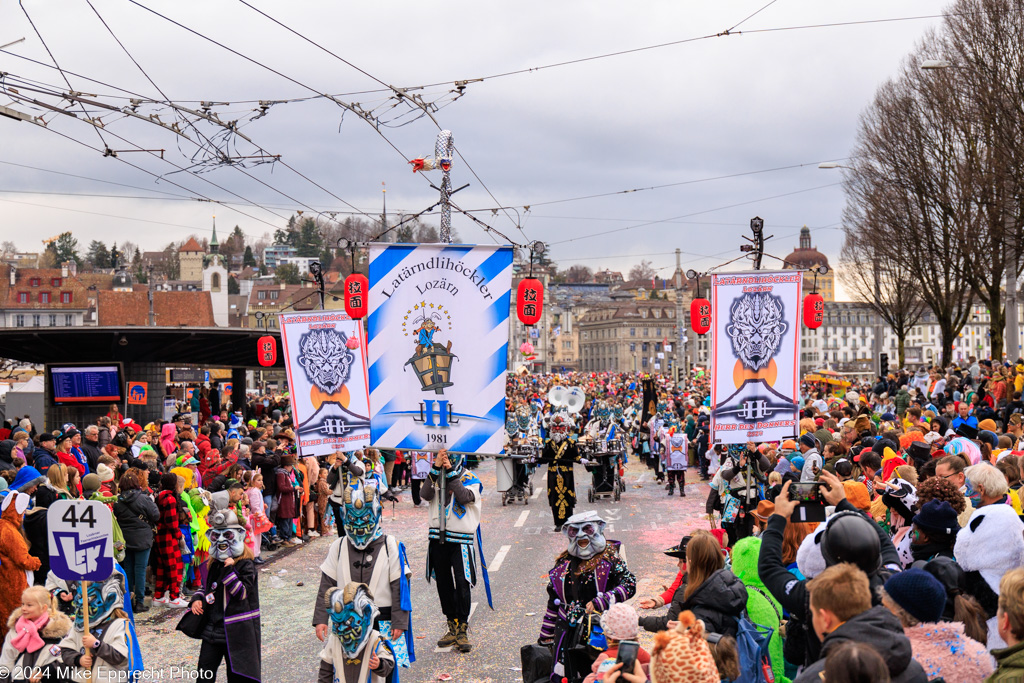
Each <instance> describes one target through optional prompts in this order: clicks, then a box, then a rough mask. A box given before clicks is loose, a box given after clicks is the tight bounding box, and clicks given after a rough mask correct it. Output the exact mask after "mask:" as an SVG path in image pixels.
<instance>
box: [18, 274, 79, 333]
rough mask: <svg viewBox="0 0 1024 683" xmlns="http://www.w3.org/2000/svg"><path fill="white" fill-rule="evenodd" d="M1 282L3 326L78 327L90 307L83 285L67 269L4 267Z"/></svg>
mask: <svg viewBox="0 0 1024 683" xmlns="http://www.w3.org/2000/svg"><path fill="white" fill-rule="evenodd" d="M2 267H3V268H6V270H7V272H6V273H4V275H5V277H3V278H2V279H0V283H2V284H0V302H2V303H0V305H2V310H0V325H2V326H3V327H81V326H82V325H83V324H84V323H85V314H86V311H87V310H88V308H89V303H88V296H87V291H86V288H85V286H84V285H83V284H82V282H81V281H80V280H79V279H78V278H77V277H76V276H75V275H74V274H73V273H72V272H71V271H70V269H69V268H68V267H67V266H64V267H62V268H17V267H15V266H11V265H6V264H4V265H3V266H2Z"/></svg>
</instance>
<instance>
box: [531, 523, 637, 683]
mask: <svg viewBox="0 0 1024 683" xmlns="http://www.w3.org/2000/svg"><path fill="white" fill-rule="evenodd" d="M604 527H605V522H604V520H603V519H601V518H600V517H599V516H598V515H597V513H596V512H594V511H593V510H591V511H588V512H581V513H580V514H578V515H574V516H573V517H571V518H570V519H568V520H567V521H566V523H565V535H566V537H567V538H568V540H569V548H568V549H567V550H566V551H565V552H563V553H562V554H561V555H559V556H558V558H557V559H556V560H555V566H554V567H553V568H552V569H551V571H549V572H548V578H549V582H548V605H547V611H546V612H545V613H544V621H543V624H542V626H541V631H540V638H538V639H537V642H538V643H540V644H541V645H550V646H551V647H552V653H553V655H554V657H553V659H554V662H553V670H552V672H551V681H552V683H560V682H561V681H563V680H567V681H568V683H580V681H582V680H583V678H584V677H585V676H586V675H587V674H589V673H590V672H591V665H592V664H593V662H594V660H595V659H597V656H598V655H599V654H600V653H601V652H602V651H603V650H604V649H605V647H606V646H607V642H606V639H605V637H604V634H603V630H602V628H601V626H600V615H601V614H602V613H603V612H604V611H605V610H607V609H608V608H609V607H611V606H612V605H614V604H615V603H617V602H625V601H626V600H629V599H630V598H631V597H633V595H634V594H635V593H636V577H635V576H633V574H632V572H630V571H629V569H628V568H627V567H626V561H625V560H624V559H623V558H622V556H621V555H620V553H619V547H620V543H619V542H618V541H609V540H606V539H605V537H604Z"/></svg>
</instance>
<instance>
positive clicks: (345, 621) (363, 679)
mask: <svg viewBox="0 0 1024 683" xmlns="http://www.w3.org/2000/svg"><path fill="white" fill-rule="evenodd" d="M319 609H320V607H317V610H319ZM324 610H325V612H326V613H327V614H328V615H329V618H330V622H331V625H330V632H329V633H328V635H327V642H326V643H325V644H324V649H323V650H321V651H320V660H321V661H320V673H319V675H318V676H317V681H318V683H384V681H385V680H386V679H387V677H388V676H390V675H391V672H392V671H394V669H395V658H394V653H393V652H392V651H391V644H390V643H389V642H388V640H387V638H386V637H384V636H383V635H381V634H380V633H379V632H378V631H377V630H376V629H375V628H374V627H373V625H374V623H375V622H376V621H377V619H378V610H377V606H376V605H375V604H373V595H372V594H371V593H370V591H369V589H368V588H367V587H366V584H363V583H356V582H355V581H353V582H351V583H347V584H345V587H344V588H331V589H330V590H329V591H328V592H327V595H325V596H324Z"/></svg>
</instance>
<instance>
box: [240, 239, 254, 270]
mask: <svg viewBox="0 0 1024 683" xmlns="http://www.w3.org/2000/svg"><path fill="white" fill-rule="evenodd" d="M250 266H251V267H253V268H255V267H256V257H255V256H253V255H252V247H251V246H249V245H248V244H247V245H245V253H244V254H243V255H242V267H243V268H248V267H250Z"/></svg>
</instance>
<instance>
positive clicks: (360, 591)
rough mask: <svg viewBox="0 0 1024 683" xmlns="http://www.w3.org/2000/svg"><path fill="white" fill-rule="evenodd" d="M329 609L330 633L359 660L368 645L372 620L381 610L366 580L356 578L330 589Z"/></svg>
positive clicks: (343, 648) (352, 658)
mask: <svg viewBox="0 0 1024 683" xmlns="http://www.w3.org/2000/svg"><path fill="white" fill-rule="evenodd" d="M327 613H328V614H329V615H330V617H331V633H333V634H334V635H335V636H336V637H337V638H338V640H340V641H341V649H342V650H343V651H344V652H345V656H346V657H347V658H348V659H350V660H356V658H357V657H359V656H360V655H361V654H362V652H363V649H364V648H365V647H366V643H367V641H368V640H369V639H370V633H371V632H372V631H373V621H374V619H376V618H377V615H378V614H379V613H380V610H378V609H377V606H376V605H374V604H373V596H372V595H371V594H370V591H369V589H368V588H367V587H366V584H364V583H356V582H354V581H353V582H351V583H349V584H348V585H346V586H345V587H344V588H334V589H331V590H330V591H328V592H327ZM356 661H358V660H356Z"/></svg>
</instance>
